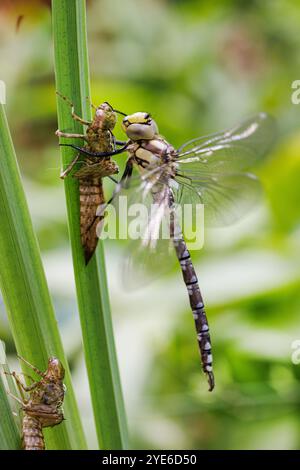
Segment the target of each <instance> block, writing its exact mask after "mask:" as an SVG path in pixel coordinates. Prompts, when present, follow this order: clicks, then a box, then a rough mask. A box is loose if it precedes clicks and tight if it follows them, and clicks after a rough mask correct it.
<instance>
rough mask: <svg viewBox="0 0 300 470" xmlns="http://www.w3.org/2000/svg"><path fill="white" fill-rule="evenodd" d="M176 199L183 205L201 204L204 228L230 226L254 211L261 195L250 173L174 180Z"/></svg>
mask: <svg viewBox="0 0 300 470" xmlns="http://www.w3.org/2000/svg"><path fill="white" fill-rule="evenodd" d="M176 180H177V181H178V183H179V185H178V187H177V190H176V191H175V199H176V202H177V203H178V204H180V205H181V206H182V210H183V211H184V207H183V206H184V204H204V220H205V224H206V225H207V226H210V227H221V226H226V225H230V224H232V223H234V222H236V221H237V220H239V219H240V218H241V217H242V216H243V215H244V214H246V213H247V212H249V210H251V209H252V208H253V207H255V206H256V205H257V204H258V202H259V200H260V198H261V194H262V187H261V184H260V182H259V180H258V179H257V178H256V177H255V176H254V175H252V174H250V173H236V174H234V173H232V174H230V173H224V174H219V173H215V174H204V175H203V174H202V172H199V173H198V176H195V174H194V177H193V179H191V178H189V179H188V178H185V177H176Z"/></svg>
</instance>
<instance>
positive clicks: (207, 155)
mask: <svg viewBox="0 0 300 470" xmlns="http://www.w3.org/2000/svg"><path fill="white" fill-rule="evenodd" d="M274 138H275V121H274V119H273V118H272V117H271V116H269V115H268V114H265V113H259V114H257V115H255V116H253V117H252V118H249V119H247V120H246V121H244V122H243V123H242V124H240V125H238V126H236V127H234V128H232V129H229V130H227V131H223V132H219V133H216V134H212V135H209V136H206V137H199V138H197V139H193V140H191V141H189V142H187V143H186V144H183V145H182V146H181V147H180V148H179V149H178V163H179V166H180V168H181V167H182V168H184V167H187V168H186V170H185V171H187V172H190V173H191V172H193V171H194V169H195V168H198V169H199V167H201V171H203V172H209V173H234V172H239V171H243V170H246V169H247V168H250V167H251V166H252V165H253V164H255V163H256V162H257V161H258V160H260V159H261V158H262V157H263V156H264V155H266V153H267V151H268V149H269V148H270V146H271V144H272V143H273V141H274Z"/></svg>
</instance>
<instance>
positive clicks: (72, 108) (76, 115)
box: [56, 91, 91, 126]
mask: <svg viewBox="0 0 300 470" xmlns="http://www.w3.org/2000/svg"><path fill="white" fill-rule="evenodd" d="M56 94H57V95H58V96H59V97H60V98H62V99H63V100H64V101H65V102H66V103H68V105H69V106H70V107H71V114H72V118H73V119H74V121H78V122H80V123H81V124H84V125H85V126H88V125H89V124H91V123H90V121H86V120H84V119H83V118H82V117H80V116H78V114H76V113H75V109H74V104H73V103H72V101H70V100H69V99H68V98H67V97H66V96H63V95H62V94H61V93H59V91H57V92H56Z"/></svg>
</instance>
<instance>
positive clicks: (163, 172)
mask: <svg viewBox="0 0 300 470" xmlns="http://www.w3.org/2000/svg"><path fill="white" fill-rule="evenodd" d="M122 128H123V130H124V131H125V133H126V135H127V137H128V140H127V142H126V143H125V144H124V145H123V146H122V147H121V148H120V149H118V150H116V151H115V152H108V153H93V152H90V151H88V150H87V149H85V148H80V147H76V146H73V145H72V147H74V148H76V149H77V150H79V151H80V152H81V153H83V154H85V155H88V156H90V157H95V158H101V157H102V158H106V157H107V156H108V155H109V156H112V155H117V154H118V153H122V152H125V151H126V152H128V159H127V162H126V166H125V170H124V173H123V175H122V177H121V179H120V182H119V183H118V185H117V186H116V188H115V192H114V195H113V196H114V197H116V195H117V194H118V193H119V194H121V193H122V192H123V191H126V190H127V191H130V188H131V194H133V198H136V199H138V200H140V201H144V202H145V203H146V201H149V200H152V202H153V201H154V202H155V205H156V208H157V210H155V211H154V212H153V215H152V216H151V217H149V218H148V220H147V224H146V227H145V230H144V234H143V235H144V236H143V237H141V238H142V240H141V242H140V244H139V248H136V247H135V249H134V250H132V252H131V255H130V258H129V265H131V267H133V268H134V266H135V265H136V264H137V263H147V262H149V263H152V264H153V263H155V262H156V261H155V260H157V262H156V265H155V266H156V267H157V268H158V269H159V265H160V266H162V265H164V264H165V261H164V257H165V258H166V257H167V252H168V251H169V249H170V244H171V245H172V246H173V250H174V248H175V253H176V256H177V259H178V261H179V264H180V267H181V271H182V276H183V279H184V282H185V285H186V288H187V292H188V296H189V303H190V307H191V310H192V313H193V318H194V322H195V328H196V335H197V341H198V345H199V351H200V357H201V363H202V369H203V371H204V373H205V374H206V376H207V380H208V384H209V390H210V391H212V390H213V388H214V385H215V379H214V373H213V361H212V347H211V338H210V331H209V326H208V321H207V316H206V311H205V307H204V301H203V297H202V293H201V291H200V287H199V282H198V278H197V275H196V271H195V268H194V265H193V262H192V259H191V256H190V252H189V250H188V247H187V244H186V241H185V238H184V235H183V233H182V230H181V227H180V226H179V222H178V217H176V211H175V205H177V206H178V205H179V206H180V207H183V208H184V205H185V204H187V203H188V204H192V205H196V204H203V205H204V214H205V224H206V225H208V226H215V227H217V226H224V225H229V224H231V223H233V222H235V221H237V220H238V219H239V218H240V217H241V216H242V215H243V214H245V213H246V212H247V211H249V210H250V209H251V208H252V207H253V206H255V205H256V204H257V202H258V200H259V197H260V194H261V185H260V183H259V180H258V178H257V177H256V176H254V175H253V174H252V173H250V172H249V168H250V167H252V166H253V165H254V164H256V163H258V162H259V161H261V160H262V158H263V157H264V156H265V155H266V154H267V153H268V150H269V149H270V147H271V145H272V143H273V141H274V137H275V121H274V119H273V118H272V117H271V116H269V115H268V114H266V113H259V114H257V115H255V116H253V117H251V118H249V119H247V120H245V121H243V122H242V123H240V124H239V125H237V126H235V127H233V128H231V129H228V130H225V131H222V132H217V133H215V134H211V135H208V136H204V137H198V138H196V139H192V140H190V141H188V142H186V143H184V144H183V145H181V147H179V148H178V149H175V148H174V147H173V146H172V145H171V144H170V143H169V142H168V141H167V140H165V139H164V137H162V136H161V135H160V134H159V131H158V127H157V124H156V122H155V121H154V120H153V118H152V117H151V115H150V114H149V113H144V112H137V113H134V114H131V115H127V116H125V117H124V119H123V121H122ZM134 168H137V170H138V173H139V175H138V176H137V177H136V176H135V175H133V169H134ZM102 212H103V208H101V210H99V209H98V212H97V213H98V214H100V213H102ZM167 215H168V217H169V221H170V223H169V228H170V242H168V243H167V244H166V243H165V241H164V240H162V239H161V238H159V237H158V236H157V234H158V229H159V227H160V225H161V224H162V223H163V221H164V218H165V217H166V216H167ZM166 247H167V249H166ZM135 260H136V261H135Z"/></svg>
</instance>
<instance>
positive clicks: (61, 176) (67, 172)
mask: <svg viewBox="0 0 300 470" xmlns="http://www.w3.org/2000/svg"><path fill="white" fill-rule="evenodd" d="M79 157H80V153H78V154H77V155H76V157H75V158H74V160H72V161H71V163H70V164H69V165H68V166H67V168H66V169H65V170H62V171H61V173H60V178H61V179H62V180H63V179H64V178H65V177H66V176H68V174H69V173H70V171H71V170H72V169H73V167H74V166H75V165H76V163H77V162H78V159H79Z"/></svg>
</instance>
